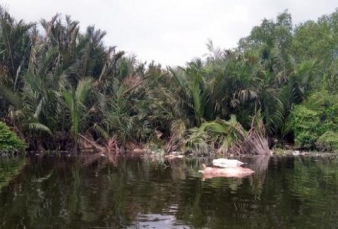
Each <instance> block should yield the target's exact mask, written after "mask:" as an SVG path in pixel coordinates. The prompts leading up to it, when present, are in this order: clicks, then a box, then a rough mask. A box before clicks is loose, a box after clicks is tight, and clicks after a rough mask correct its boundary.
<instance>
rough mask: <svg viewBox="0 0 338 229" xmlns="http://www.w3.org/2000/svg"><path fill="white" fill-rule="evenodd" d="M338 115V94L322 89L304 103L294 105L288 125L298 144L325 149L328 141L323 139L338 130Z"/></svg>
mask: <svg viewBox="0 0 338 229" xmlns="http://www.w3.org/2000/svg"><path fill="white" fill-rule="evenodd" d="M337 117H338V98H337V96H335V95H330V94H328V92H327V91H320V92H316V93H314V94H312V95H311V96H310V97H309V98H308V99H307V100H306V101H305V103H304V104H301V105H296V106H294V107H293V110H292V111H291V114H290V119H289V122H288V124H287V125H288V128H289V129H290V130H291V131H292V132H293V133H294V136H295V143H296V145H298V146H301V147H309V148H318V149H325V148H326V146H328V145H327V144H328V142H326V143H324V142H325V141H323V140H324V138H325V136H328V134H330V136H334V135H332V133H337V132H338V119H337ZM325 134H326V135H325ZM323 136H324V137H323ZM319 138H321V140H320V141H319ZM331 143H333V142H331ZM331 143H330V144H331ZM330 144H329V145H330ZM332 146H333V145H332Z"/></svg>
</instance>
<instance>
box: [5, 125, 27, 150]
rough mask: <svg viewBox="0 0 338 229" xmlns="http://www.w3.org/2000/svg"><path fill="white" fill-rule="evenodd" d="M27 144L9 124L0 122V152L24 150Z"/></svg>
mask: <svg viewBox="0 0 338 229" xmlns="http://www.w3.org/2000/svg"><path fill="white" fill-rule="evenodd" d="M25 148H26V144H25V142H24V141H22V140H21V139H20V138H19V137H18V136H17V135H16V134H15V133H14V132H13V131H11V130H10V129H9V128H8V126H6V125H5V124H4V123H3V122H0V153H1V152H18V151H23V150H25Z"/></svg>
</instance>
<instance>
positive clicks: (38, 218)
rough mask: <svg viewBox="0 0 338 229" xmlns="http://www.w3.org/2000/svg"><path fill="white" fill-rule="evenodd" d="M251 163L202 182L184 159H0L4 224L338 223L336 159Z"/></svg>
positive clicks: (0, 205) (218, 225) (182, 225)
mask: <svg viewBox="0 0 338 229" xmlns="http://www.w3.org/2000/svg"><path fill="white" fill-rule="evenodd" d="M247 162H248V164H247V166H249V167H251V168H252V169H254V170H255V171H256V173H255V174H254V175H253V176H250V177H246V178H243V179H235V178H213V179H207V180H205V181H202V179H201V175H200V174H198V172H197V171H198V169H199V163H198V162H197V161H188V160H186V159H185V160H181V161H179V160H178V161H172V162H171V164H170V165H171V167H165V166H163V163H161V162H142V161H141V160H136V159H135V160H131V161H128V162H126V161H120V163H119V164H118V166H117V167H113V166H109V165H105V164H104V163H103V162H102V163H95V164H92V165H88V166H83V165H82V163H81V161H80V160H79V159H78V158H77V159H76V158H57V157H48V158H43V159H42V158H31V159H27V162H25V160H23V159H0V188H1V190H0V228H4V229H11V228H27V229H30V228H34V229H38V228H43V229H47V228H62V229H65V228H70V229H76V228H81V229H83V228H96V229H103V228H260V229H261V228H316V229H317V228H338V207H337V206H338V161H337V160H336V159H333V160H329V159H328V158H311V157H295V158H292V157H288V158H286V157H284V158H276V157H273V158H270V160H268V159H267V158H265V159H247ZM9 177H14V178H13V179H12V180H10V181H9Z"/></svg>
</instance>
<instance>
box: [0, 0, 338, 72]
mask: <svg viewBox="0 0 338 229" xmlns="http://www.w3.org/2000/svg"><path fill="white" fill-rule="evenodd" d="M0 5H1V6H2V7H4V8H5V9H6V10H8V11H9V13H10V14H11V15H12V16H13V17H14V18H15V19H16V20H20V19H23V20H24V21H25V22H39V21H40V20H41V19H46V20H50V19H51V18H52V17H53V16H54V15H55V14H56V13H60V14H61V15H62V16H65V15H71V17H72V19H73V20H77V21H79V22H80V27H81V29H82V31H84V30H85V29H86V27H87V26H89V25H95V28H97V29H101V30H104V31H106V32H107V35H106V37H105V38H104V42H105V44H106V45H107V46H117V49H118V50H123V51H126V52H127V55H136V57H137V58H138V59H139V60H141V61H142V62H145V61H147V62H148V63H149V62H151V61H152V60H154V61H155V63H160V64H161V65H162V66H167V65H170V66H177V65H180V66H184V65H185V63H186V62H188V61H190V60H192V59H193V58H195V57H202V56H203V55H204V54H206V53H207V47H206V43H207V42H208V40H209V39H210V40H212V41H213V43H214V46H216V47H220V48H222V49H225V48H226V49H230V48H233V47H236V45H237V42H238V41H239V39H240V38H242V37H246V36H248V35H249V34H250V31H251V29H252V28H253V27H254V26H256V25H259V24H260V23H261V22H262V20H263V19H264V18H267V19H275V18H276V16H277V15H278V14H279V13H283V12H284V11H285V10H288V12H290V13H291V15H292V19H293V23H294V24H298V23H301V22H305V21H307V20H316V19H317V18H318V17H320V16H322V15H324V14H330V13H332V12H334V11H335V9H336V8H337V7H338V2H337V1H336V0H320V1H319V0H0Z"/></svg>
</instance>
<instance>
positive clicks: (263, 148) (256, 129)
mask: <svg viewBox="0 0 338 229" xmlns="http://www.w3.org/2000/svg"><path fill="white" fill-rule="evenodd" d="M228 153H230V154H233V155H243V154H251V155H269V154H270V149H269V143H268V139H267V138H266V134H265V126H264V123H263V119H262V116H261V113H260V111H258V112H257V113H256V115H255V116H254V117H253V118H252V123H251V129H250V131H249V133H248V135H247V137H245V138H244V139H243V140H240V141H237V142H236V143H235V144H233V145H232V146H231V148H230V149H229V151H228Z"/></svg>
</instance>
